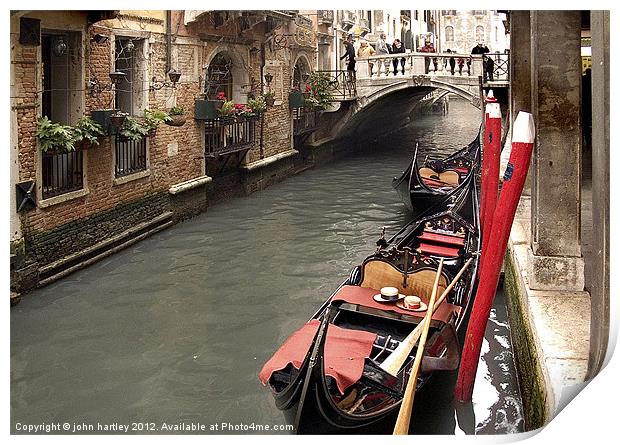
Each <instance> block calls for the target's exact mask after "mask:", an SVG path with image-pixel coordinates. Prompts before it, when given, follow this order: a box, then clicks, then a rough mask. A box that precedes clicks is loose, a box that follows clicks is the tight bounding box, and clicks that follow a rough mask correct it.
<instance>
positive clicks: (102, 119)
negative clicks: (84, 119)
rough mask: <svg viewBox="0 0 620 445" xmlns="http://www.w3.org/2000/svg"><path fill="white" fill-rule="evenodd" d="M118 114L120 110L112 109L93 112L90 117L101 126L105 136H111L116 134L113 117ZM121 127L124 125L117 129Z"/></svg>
mask: <svg viewBox="0 0 620 445" xmlns="http://www.w3.org/2000/svg"><path fill="white" fill-rule="evenodd" d="M118 112H119V110H115V109H111V108H110V109H102V110H92V111H91V112H90V117H91V119H92V120H93V121H95V122H96V123H98V124H99V125H101V128H102V129H103V132H104V136H109V135H111V134H114V133H115V131H114V124H113V123H112V120H111V117H112V116H114V115H116V113H118ZM121 125H122V122H121V123H120V124H119V125H118V126H117V127H120V126H121Z"/></svg>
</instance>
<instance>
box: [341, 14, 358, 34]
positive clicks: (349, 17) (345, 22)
mask: <svg viewBox="0 0 620 445" xmlns="http://www.w3.org/2000/svg"><path fill="white" fill-rule="evenodd" d="M355 18H356V17H355V13H354V12H353V11H349V10H344V11H342V18H341V19H340V27H341V28H342V29H343V30H344V31H348V30H349V29H351V28H352V27H353V25H355Z"/></svg>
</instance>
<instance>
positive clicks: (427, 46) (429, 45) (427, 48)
mask: <svg viewBox="0 0 620 445" xmlns="http://www.w3.org/2000/svg"><path fill="white" fill-rule="evenodd" d="M418 52H420V53H434V52H436V51H435V45H433V42H431V41H430V40H425V41H424V46H423V47H422V48H418ZM430 65H431V58H430V57H428V56H427V57H424V73H425V74H428V71H429V67H430ZM433 68H434V69H433V71H435V72H437V57H433Z"/></svg>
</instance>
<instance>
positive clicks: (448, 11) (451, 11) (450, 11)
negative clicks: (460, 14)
mask: <svg viewBox="0 0 620 445" xmlns="http://www.w3.org/2000/svg"><path fill="white" fill-rule="evenodd" d="M441 14H442V15H456V10H455V9H444V10H443V11H441Z"/></svg>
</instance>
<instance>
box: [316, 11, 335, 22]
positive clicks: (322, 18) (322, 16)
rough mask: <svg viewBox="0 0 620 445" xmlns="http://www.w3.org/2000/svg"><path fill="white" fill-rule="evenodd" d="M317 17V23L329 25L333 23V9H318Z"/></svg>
mask: <svg viewBox="0 0 620 445" xmlns="http://www.w3.org/2000/svg"><path fill="white" fill-rule="evenodd" d="M317 19H318V22H319V25H325V24H327V25H331V24H332V23H334V11H333V10H327V9H324V10H319V11H317Z"/></svg>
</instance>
